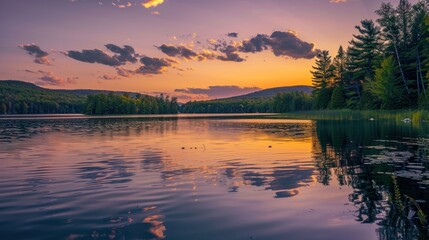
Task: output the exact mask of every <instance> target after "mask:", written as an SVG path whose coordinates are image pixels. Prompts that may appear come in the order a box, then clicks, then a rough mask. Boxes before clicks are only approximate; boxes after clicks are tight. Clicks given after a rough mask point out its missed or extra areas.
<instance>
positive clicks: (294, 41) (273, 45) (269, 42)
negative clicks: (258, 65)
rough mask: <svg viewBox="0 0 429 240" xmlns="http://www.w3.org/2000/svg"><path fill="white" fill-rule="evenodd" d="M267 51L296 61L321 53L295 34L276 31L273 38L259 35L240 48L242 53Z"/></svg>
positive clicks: (246, 41)
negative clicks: (269, 50)
mask: <svg viewBox="0 0 429 240" xmlns="http://www.w3.org/2000/svg"><path fill="white" fill-rule="evenodd" d="M267 49H271V50H272V51H273V53H274V55H275V56H277V57H279V56H284V57H291V58H295V59H299V58H305V59H311V58H314V57H315V56H316V55H317V53H318V52H319V51H320V50H318V49H314V44H313V43H308V42H305V41H303V40H301V39H300V38H299V37H298V36H297V35H296V34H295V33H293V32H281V31H275V32H273V33H272V34H271V36H268V35H263V34H258V35H257V36H256V37H253V38H251V39H250V40H245V41H243V42H242V46H241V47H240V51H241V52H245V53H249V52H251V53H256V52H261V51H264V50H267Z"/></svg>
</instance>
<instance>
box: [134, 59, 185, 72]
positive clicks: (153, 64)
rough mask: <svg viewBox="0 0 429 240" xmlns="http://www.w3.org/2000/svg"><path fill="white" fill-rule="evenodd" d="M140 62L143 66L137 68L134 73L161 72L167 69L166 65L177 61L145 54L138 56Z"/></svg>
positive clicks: (168, 65) (169, 65)
mask: <svg viewBox="0 0 429 240" xmlns="http://www.w3.org/2000/svg"><path fill="white" fill-rule="evenodd" d="M140 62H141V63H142V64H143V66H141V67H140V68H138V69H137V70H136V71H135V73H137V74H143V75H151V74H162V73H164V72H165V71H166V70H167V67H171V66H172V65H173V64H175V63H177V62H176V61H174V60H171V59H167V58H151V57H147V56H144V57H142V58H140Z"/></svg>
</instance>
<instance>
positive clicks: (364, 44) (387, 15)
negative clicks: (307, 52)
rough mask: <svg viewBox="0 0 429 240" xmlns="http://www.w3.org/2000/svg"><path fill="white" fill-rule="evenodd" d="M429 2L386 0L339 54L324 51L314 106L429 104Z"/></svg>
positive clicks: (318, 66)
mask: <svg viewBox="0 0 429 240" xmlns="http://www.w3.org/2000/svg"><path fill="white" fill-rule="evenodd" d="M428 7H429V1H428V0H425V1H418V2H417V3H416V4H411V3H410V2H409V1H408V0H401V1H400V2H399V4H398V5H397V6H393V5H392V4H391V3H382V5H381V7H380V9H378V10H377V11H376V13H377V15H378V18H377V19H376V20H375V21H373V20H368V19H366V20H362V21H361V23H360V25H358V26H356V30H357V33H356V34H354V35H353V38H352V40H351V41H350V42H349V46H348V47H347V48H346V49H344V48H343V47H342V46H340V47H339V49H338V52H337V54H336V56H335V57H332V56H331V55H330V53H329V51H326V50H325V51H321V52H320V53H319V54H318V55H317V58H316V62H315V66H314V67H313V71H311V73H312V75H313V86H314V88H315V89H314V91H313V98H314V106H313V109H345V108H348V109H404V108H407V109H409V108H412V109H417V108H420V109H428V108H429V92H428V78H429V72H428V70H429V15H428Z"/></svg>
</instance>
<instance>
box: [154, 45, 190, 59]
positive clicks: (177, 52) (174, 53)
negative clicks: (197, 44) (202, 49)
mask: <svg viewBox="0 0 429 240" xmlns="http://www.w3.org/2000/svg"><path fill="white" fill-rule="evenodd" d="M157 48H158V49H159V50H161V51H162V52H163V53H165V54H167V55H168V56H170V57H179V58H185V59H189V60H190V59H194V58H196V57H198V53H196V52H194V51H193V50H192V49H189V48H187V47H185V46H174V45H166V44H162V45H161V46H159V47H157Z"/></svg>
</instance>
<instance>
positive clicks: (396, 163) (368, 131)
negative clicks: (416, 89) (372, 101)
mask: <svg viewBox="0 0 429 240" xmlns="http://www.w3.org/2000/svg"><path fill="white" fill-rule="evenodd" d="M427 130H428V129H427V126H418V127H413V126H411V125H405V124H401V123H399V124H398V123H380V122H348V123H346V124H345V123H343V122H318V123H317V124H316V131H315V134H316V136H317V137H315V138H314V141H315V142H314V144H313V146H314V157H315V162H316V169H317V171H318V175H319V177H318V181H319V182H321V183H323V184H325V185H327V184H329V183H330V182H331V181H332V175H333V174H335V175H336V176H337V179H338V184H339V185H349V186H352V187H353V193H351V194H350V195H349V201H350V202H351V203H353V205H354V206H355V207H356V209H357V210H356V213H355V217H356V221H359V222H362V223H377V224H378V225H379V226H380V228H379V229H378V230H377V231H378V234H379V239H427V238H428V237H429V235H428V232H427V231H428V230H427V225H426V222H425V221H426V220H424V221H423V220H422V218H419V217H418V216H417V215H418V213H417V214H416V212H419V211H418V209H417V208H421V211H420V213H421V214H422V216H421V217H423V218H426V216H427V214H428V213H429V211H428V210H429V208H428V207H429V206H428V202H427V201H428V200H429V191H428V190H427V189H426V187H425V186H422V184H421V182H419V180H420V181H421V180H422V179H426V176H427V175H426V167H425V162H426V161H427V158H426V157H427V155H426V151H427V145H424V144H416V143H415V140H416V139H419V138H420V140H419V141H420V142H421V141H422V139H421V137H427V133H428V131H427ZM422 148H424V149H425V150H423V149H422ZM422 153H423V154H422ZM410 166H411V167H410ZM428 173H429V172H428ZM416 176H417V177H416ZM407 199H412V202H410V201H409V200H407ZM414 203H416V204H414ZM423 215H424V216H423Z"/></svg>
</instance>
